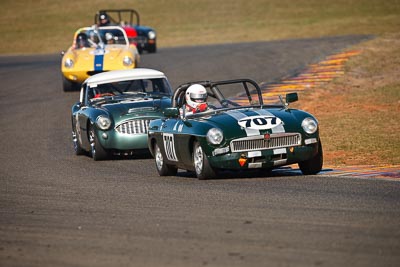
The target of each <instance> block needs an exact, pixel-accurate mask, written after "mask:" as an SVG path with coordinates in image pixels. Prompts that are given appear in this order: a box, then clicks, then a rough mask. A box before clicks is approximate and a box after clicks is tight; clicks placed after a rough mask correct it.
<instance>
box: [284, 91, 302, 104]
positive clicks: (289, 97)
mask: <svg viewBox="0 0 400 267" xmlns="http://www.w3.org/2000/svg"><path fill="white" fill-rule="evenodd" d="M297 100H299V96H298V95H297V93H289V94H286V103H292V102H296V101H297Z"/></svg>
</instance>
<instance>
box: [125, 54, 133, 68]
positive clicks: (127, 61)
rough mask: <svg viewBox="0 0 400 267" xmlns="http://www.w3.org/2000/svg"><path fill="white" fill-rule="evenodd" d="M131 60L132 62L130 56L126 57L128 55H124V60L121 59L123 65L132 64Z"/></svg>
mask: <svg viewBox="0 0 400 267" xmlns="http://www.w3.org/2000/svg"><path fill="white" fill-rule="evenodd" d="M132 62H133V60H132V59H131V58H130V57H128V56H126V57H124V60H123V63H124V66H130V65H132Z"/></svg>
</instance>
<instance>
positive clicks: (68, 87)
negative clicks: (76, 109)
mask: <svg viewBox="0 0 400 267" xmlns="http://www.w3.org/2000/svg"><path fill="white" fill-rule="evenodd" d="M62 82H63V91H64V92H71V91H76V90H78V89H79V85H78V84H77V83H75V82H73V81H70V80H68V79H67V78H65V77H64V76H62Z"/></svg>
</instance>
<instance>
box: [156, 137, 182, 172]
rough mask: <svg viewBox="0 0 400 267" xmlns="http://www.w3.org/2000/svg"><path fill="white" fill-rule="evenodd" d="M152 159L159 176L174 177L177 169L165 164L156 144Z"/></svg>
mask: <svg viewBox="0 0 400 267" xmlns="http://www.w3.org/2000/svg"><path fill="white" fill-rule="evenodd" d="M154 159H155V162H156V168H157V171H158V174H159V175H160V176H173V175H176V173H177V172H178V169H177V168H176V167H174V166H171V165H168V164H166V163H165V160H164V157H163V155H162V153H161V149H160V147H159V146H158V144H157V143H155V144H154Z"/></svg>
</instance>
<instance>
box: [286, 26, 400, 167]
mask: <svg viewBox="0 0 400 267" xmlns="http://www.w3.org/2000/svg"><path fill="white" fill-rule="evenodd" d="M352 49H354V50H353V52H354V51H357V52H356V53H353V55H352V56H351V57H347V59H346V60H345V61H346V62H344V64H343V66H344V67H343V69H342V70H338V69H336V71H341V72H342V73H340V75H337V77H335V78H334V79H332V80H331V81H330V82H320V83H318V84H317V85H315V86H313V88H311V90H304V91H303V92H300V93H299V98H300V101H299V102H298V103H296V104H295V105H293V106H294V107H296V108H301V109H304V110H306V111H308V112H310V113H312V114H313V115H315V116H316V118H317V119H318V120H319V123H320V131H321V139H322V142H323V146H324V162H325V164H327V165H333V166H346V165H365V164H374V165H388V164H389V165H397V164H400V142H399V140H400V124H399V122H400V34H391V35H385V36H381V37H377V38H375V39H373V40H370V41H367V42H364V43H362V44H360V45H357V46H356V47H352ZM325 73H329V72H325ZM321 77H322V78H323V77H324V76H321Z"/></svg>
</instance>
